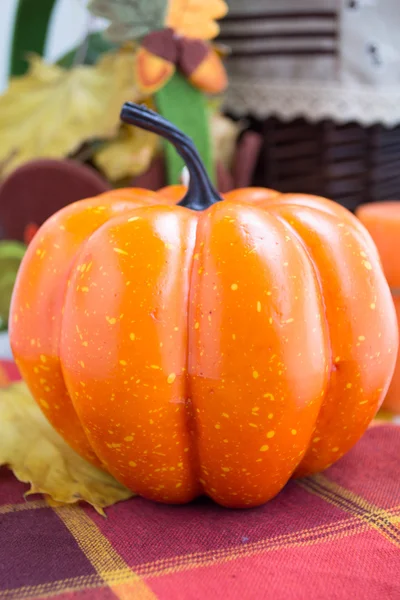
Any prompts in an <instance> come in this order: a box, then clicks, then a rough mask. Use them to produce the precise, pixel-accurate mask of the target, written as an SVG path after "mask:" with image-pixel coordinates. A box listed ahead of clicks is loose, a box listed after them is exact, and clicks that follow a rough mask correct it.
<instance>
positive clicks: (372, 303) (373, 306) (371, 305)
mask: <svg viewBox="0 0 400 600" xmlns="http://www.w3.org/2000/svg"><path fill="white" fill-rule="evenodd" d="M369 307H370V309H371V310H375V308H376V304H375V302H371V304H370V305H369Z"/></svg>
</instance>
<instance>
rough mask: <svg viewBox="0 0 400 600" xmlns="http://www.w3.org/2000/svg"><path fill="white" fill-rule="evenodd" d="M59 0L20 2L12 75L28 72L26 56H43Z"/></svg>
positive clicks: (16, 19) (11, 65)
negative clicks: (50, 23)
mask: <svg viewBox="0 0 400 600" xmlns="http://www.w3.org/2000/svg"><path fill="white" fill-rule="evenodd" d="M56 2H57V0H40V1H38V0H19V3H18V9H17V14H16V17H15V25H14V35H13V41H12V51H11V64H10V69H9V73H10V75H12V76H14V75H24V73H26V71H27V70H28V62H27V60H26V54H27V53H28V52H33V53H35V54H39V55H40V56H43V51H44V48H45V44H46V38H47V32H48V28H49V22H50V18H51V14H52V11H53V7H54V5H55V3H56Z"/></svg>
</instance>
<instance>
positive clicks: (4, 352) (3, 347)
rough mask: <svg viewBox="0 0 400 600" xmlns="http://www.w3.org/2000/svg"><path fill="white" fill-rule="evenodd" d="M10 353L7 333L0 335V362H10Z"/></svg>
mask: <svg viewBox="0 0 400 600" xmlns="http://www.w3.org/2000/svg"><path fill="white" fill-rule="evenodd" d="M11 359H12V352H11V348H10V342H9V341H8V333H7V332H4V333H0V360H11Z"/></svg>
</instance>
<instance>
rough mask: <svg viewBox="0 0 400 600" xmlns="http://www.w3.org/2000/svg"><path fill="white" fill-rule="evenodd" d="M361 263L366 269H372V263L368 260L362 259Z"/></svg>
mask: <svg viewBox="0 0 400 600" xmlns="http://www.w3.org/2000/svg"><path fill="white" fill-rule="evenodd" d="M362 264H363V265H364V267H365V268H366V269H367V271H371V270H372V265H371V263H370V262H369V260H363V261H362Z"/></svg>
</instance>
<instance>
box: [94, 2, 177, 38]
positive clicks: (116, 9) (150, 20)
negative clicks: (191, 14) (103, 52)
mask: <svg viewBox="0 0 400 600" xmlns="http://www.w3.org/2000/svg"><path fill="white" fill-rule="evenodd" d="M167 5H168V1H167V0H91V2H90V3H89V6H88V8H89V10H90V12H91V13H92V14H93V15H95V16H97V17H102V18H104V19H108V20H109V21H110V26H109V27H108V29H107V30H106V35H107V37H108V38H109V39H110V40H111V41H112V42H116V43H123V42H126V41H132V40H137V39H140V38H143V37H144V36H145V35H147V34H148V33H150V32H151V31H155V30H157V29H163V27H164V21H165V15H166V11H167Z"/></svg>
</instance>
